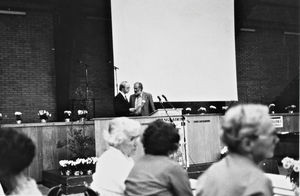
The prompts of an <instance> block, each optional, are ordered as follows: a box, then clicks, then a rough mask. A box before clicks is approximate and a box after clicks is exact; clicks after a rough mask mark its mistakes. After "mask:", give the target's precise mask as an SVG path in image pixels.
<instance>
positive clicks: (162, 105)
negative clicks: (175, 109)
mask: <svg viewBox="0 0 300 196" xmlns="http://www.w3.org/2000/svg"><path fill="white" fill-rule="evenodd" d="M157 99H158V101H159V103H160V105H161V107H162V108H163V109H164V111H165V113H166V114H167V116H168V117H169V120H170V122H171V123H172V124H173V126H175V124H174V121H173V120H172V118H171V116H170V115H169V113H168V111H167V110H166V108H165V106H164V104H163V103H162V102H161V98H160V97H159V96H157Z"/></svg>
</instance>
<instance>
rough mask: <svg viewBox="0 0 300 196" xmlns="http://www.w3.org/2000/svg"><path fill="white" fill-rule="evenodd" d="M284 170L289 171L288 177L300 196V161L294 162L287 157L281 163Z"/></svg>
mask: <svg viewBox="0 0 300 196" xmlns="http://www.w3.org/2000/svg"><path fill="white" fill-rule="evenodd" d="M281 163H282V166H283V168H284V169H286V170H287V177H289V178H290V181H291V182H292V183H293V185H294V187H295V191H298V194H299V170H300V161H299V160H294V159H293V158H290V157H285V158H284V159H282V161H281Z"/></svg>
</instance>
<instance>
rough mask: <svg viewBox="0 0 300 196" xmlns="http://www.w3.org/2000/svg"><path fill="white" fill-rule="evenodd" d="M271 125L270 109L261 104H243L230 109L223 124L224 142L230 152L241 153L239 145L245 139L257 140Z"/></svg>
mask: <svg viewBox="0 0 300 196" xmlns="http://www.w3.org/2000/svg"><path fill="white" fill-rule="evenodd" d="M266 124H271V121H270V116H269V109H268V107H267V106H264V105H261V104H241V105H237V106H234V107H232V108H230V109H229V110H228V111H227V112H226V113H225V116H224V119H223V123H222V129H223V134H222V137H221V139H222V141H223V142H224V144H225V145H227V146H228V150H229V151H235V152H238V151H239V144H240V142H241V141H242V139H243V138H245V137H254V138H256V137H257V136H258V135H260V134H261V133H262V132H263V131H265V129H264V125H266Z"/></svg>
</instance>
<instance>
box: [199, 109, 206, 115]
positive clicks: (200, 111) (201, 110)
mask: <svg viewBox="0 0 300 196" xmlns="http://www.w3.org/2000/svg"><path fill="white" fill-rule="evenodd" d="M197 111H198V112H199V113H200V114H205V113H206V108H205V107H200V108H199V109H198V110H197Z"/></svg>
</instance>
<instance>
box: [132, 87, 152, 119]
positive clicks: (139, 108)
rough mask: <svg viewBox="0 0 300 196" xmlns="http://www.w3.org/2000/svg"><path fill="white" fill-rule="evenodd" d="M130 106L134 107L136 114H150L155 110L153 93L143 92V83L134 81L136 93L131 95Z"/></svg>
mask: <svg viewBox="0 0 300 196" xmlns="http://www.w3.org/2000/svg"><path fill="white" fill-rule="evenodd" d="M130 107H131V108H134V109H135V110H134V111H133V113H134V115H136V116H149V115H150V114H151V113H152V112H154V111H155V107H154V103H153V99H152V95H151V94H150V93H146V92H143V84H142V83H140V82H136V83H134V94H133V95H131V96H130Z"/></svg>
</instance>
